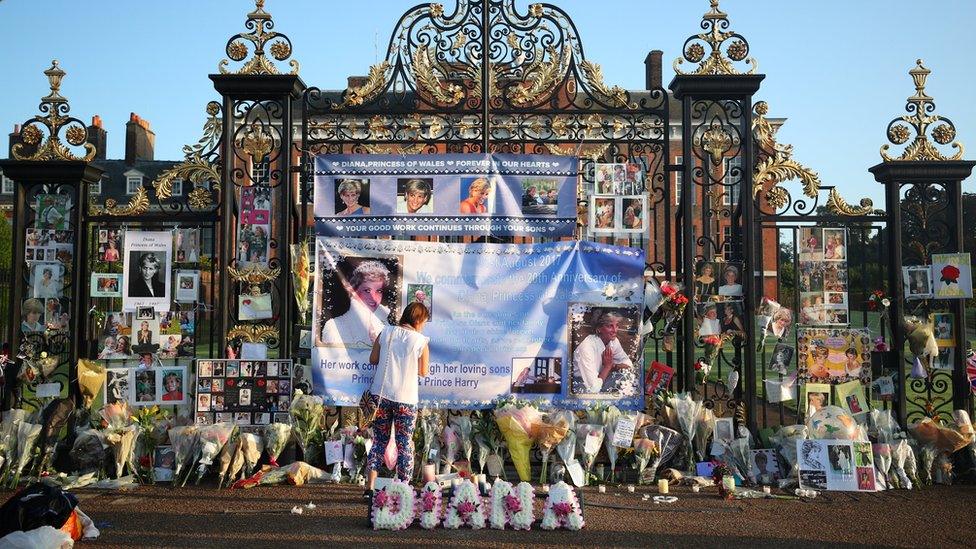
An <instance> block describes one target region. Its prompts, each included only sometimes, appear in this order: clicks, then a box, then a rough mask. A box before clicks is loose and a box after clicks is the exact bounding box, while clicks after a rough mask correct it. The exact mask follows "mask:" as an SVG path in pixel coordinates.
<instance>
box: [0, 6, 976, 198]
mask: <svg viewBox="0 0 976 549" xmlns="http://www.w3.org/2000/svg"><path fill="white" fill-rule="evenodd" d="M551 1H552V3H555V4H557V5H559V6H560V7H561V8H563V9H564V10H565V11H566V12H568V13H569V15H570V16H571V17H572V18H573V19H574V21H575V23H576V26H577V28H578V29H579V32H580V35H581V36H582V38H583V45H584V49H585V53H586V56H587V58H588V59H590V60H592V61H595V62H597V63H600V64H601V65H602V66H603V69H604V75H605V79H606V81H607V83H609V84H617V85H621V86H623V87H626V88H629V89H641V88H643V85H644V66H643V61H644V57H645V56H646V54H647V52H648V51H649V50H651V49H661V50H663V51H664V65H665V67H664V71H665V72H664V82H665V84H667V82H669V81H670V79H671V77H672V76H673V72H672V70H671V61H672V60H673V59H674V58H675V57H677V56H678V55H679V54H680V48H681V45H682V44H683V43H684V40H685V39H686V38H687V37H688V36H689V35H691V34H693V33H696V32H698V24H699V21H700V20H701V16H702V14H703V13H704V12H705V11H707V8H708V1H707V0H670V1H664V0H600V1H593V0H551ZM453 2H454V0H442V3H444V4H445V5H446V6H447V11H448V12H450V11H451V6H452V5H453ZM417 3H418V2H417V1H416V0H360V1H359V2H352V3H350V2H339V1H334V0H328V1H326V0H318V1H312V0H268V2H267V4H266V9H267V11H269V12H271V14H272V15H273V16H274V19H275V21H276V22H277V30H278V31H280V32H284V33H285V34H287V35H288V36H289V37H290V38H291V39H292V42H293V44H294V46H295V55H294V58H296V59H298V60H299V61H300V62H301V73H300V74H301V76H302V78H303V80H304V81H305V82H306V84H308V85H310V86H318V87H321V88H344V87H345V82H346V76H348V75H350V74H365V73H366V70H367V69H368V67H369V65H370V64H372V63H374V62H375V61H376V60H377V58H378V57H382V56H383V55H384V53H385V47H386V44H387V42H388V41H389V36H390V32H391V31H392V28H393V25H394V24H395V23H396V21H397V19H398V18H399V17H400V15H401V14H402V13H403V12H404V11H405V10H407V9H408V8H410V7H411V6H413V5H415V4H417ZM529 3H530V2H529V1H527V0H516V5H517V6H520V8H521V10H522V11H524V10H525V9H526V6H528V4H529ZM253 6H254V4H253V2H250V1H246V0H195V1H193V2H165V1H136V0H91V1H87V2H78V1H68V0H45V1H35V0H2V1H0V36H3V37H4V38H5V41H6V43H7V47H6V48H5V54H4V55H2V56H0V74H3V75H4V79H3V81H4V85H3V91H4V93H3V98H4V100H3V101H2V103H0V129H3V130H4V131H3V134H4V135H6V134H7V133H9V132H10V131H11V129H12V128H13V125H14V124H15V123H19V122H22V121H24V120H26V119H27V118H29V117H31V116H33V115H34V114H35V113H36V112H37V104H38V102H39V101H38V100H39V98H40V97H41V96H42V95H45V94H46V93H47V91H48V90H47V85H46V79H45V78H44V76H43V75H42V74H41V73H42V71H43V70H44V69H46V68H48V66H50V61H51V59H54V58H57V59H59V60H60V61H61V66H62V67H63V68H64V69H65V70H66V71H67V72H68V76H67V77H66V78H65V81H64V84H63V86H62V93H63V95H65V96H66V97H68V99H69V100H70V101H71V107H72V111H71V112H72V114H73V115H75V116H77V117H79V118H81V119H83V120H85V121H86V122H87V121H88V120H89V119H90V117H91V115H93V114H98V115H101V117H102V119H103V123H104V125H105V127H106V129H107V130H108V131H109V150H108V154H109V157H110V158H120V157H121V156H122V155H123V148H124V128H125V122H126V121H127V120H128V116H129V112H136V113H138V114H139V115H140V116H142V117H143V118H145V119H148V120H149V121H150V122H151V123H152V127H153V130H154V131H155V132H156V157H157V158H159V159H179V158H180V157H181V153H180V149H181V147H182V145H183V144H186V143H193V142H196V140H197V139H198V138H199V137H200V128H201V125H202V123H203V121H204V119H205V115H204V112H203V109H204V106H205V105H206V103H207V101H209V100H211V99H216V98H217V96H216V92H215V91H214V89H213V87H212V84H211V82H210V80H209V79H208V78H207V75H208V74H210V73H213V72H216V69H217V62H218V61H219V60H220V59H223V58H224V57H225V54H224V45H225V43H226V40H227V39H228V38H229V37H230V36H231V35H233V34H235V33H237V32H240V31H242V30H243V23H244V19H245V14H246V13H247V12H248V11H250V10H251V9H253ZM722 9H723V10H724V11H726V12H728V13H729V16H730V19H731V22H732V29H733V30H736V31H738V32H739V33H741V34H743V35H744V36H745V37H746V38H747V39H748V40H749V42H750V46H751V53H752V55H753V56H754V57H756V58H757V59H758V61H759V72H761V73H764V74H766V80H765V81H764V82H763V86H762V89H761V90H760V92H759V94H758V95H757V96H756V98H757V99H763V100H766V101H767V102H769V105H770V115H771V116H782V117H787V118H788V119H789V121H788V122H787V124H786V126H784V128H783V129H782V131H781V132H780V141H781V142H785V143H791V144H793V145H794V147H795V158H796V159H797V160H799V161H800V162H802V163H804V164H806V165H808V166H810V167H812V168H814V169H815V170H817V171H818V172H819V173H820V174H821V177H822V179H823V180H824V182H825V183H826V184H830V185H837V186H838V187H840V188H841V189H842V190H843V192H844V195H845V196H846V197H847V198H848V199H851V200H855V199H857V198H859V197H861V196H871V197H873V198H875V202H876V204H879V205H880V203H881V201H880V198H881V196H882V191H881V188H880V185H879V184H877V183H875V182H874V181H873V178H872V177H871V175H870V174H869V173H868V172H867V168H868V167H869V166H872V165H874V164H876V163H877V162H878V161H880V156H879V155H878V149H879V147H880V146H881V144H882V143H884V142H885V139H884V131H885V128H886V126H887V124H888V122H889V121H890V120H891V119H892V118H894V117H895V116H900V115H901V114H903V113H904V105H905V99H906V98H907V97H908V96H909V95H911V94H912V93H913V92H914V89H913V87H912V85H911V80H910V78H909V77H908V73H907V71H908V70H909V69H910V68H912V67H913V66H914V63H915V59H916V58H923V59H924V60H925V62H926V65H927V66H928V67H929V68H930V69H932V71H933V74H932V75H931V76H930V77H929V81H928V87H927V91H928V93H929V95H932V96H933V97H935V99H936V106H937V109H938V110H937V112H938V113H939V114H942V115H944V116H947V117H949V118H950V119H952V120H953V122H955V124H956V127H957V130H958V139H959V140H960V141H961V142H963V144H966V145H969V146H970V150H971V151H972V152H971V153H970V154H968V155H967V157H970V158H976V108H974V105H973V99H974V97H973V92H972V90H974V89H976V71H973V69H972V61H971V46H969V45H968V44H969V43H970V41H971V39H972V21H973V20H976V1H973V0H929V1H928V2H918V1H917V0H886V1H885V0H818V1H808V2H800V1H795V0H724V1H723V2H722ZM52 17H54V18H55V19H54V21H52ZM51 29H61V32H52V31H51ZM964 189H965V190H968V191H972V190H973V189H972V183H968V184H967V185H965V186H964Z"/></svg>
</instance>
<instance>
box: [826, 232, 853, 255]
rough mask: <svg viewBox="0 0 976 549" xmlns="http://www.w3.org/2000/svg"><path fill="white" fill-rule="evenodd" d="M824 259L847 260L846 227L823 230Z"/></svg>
mask: <svg viewBox="0 0 976 549" xmlns="http://www.w3.org/2000/svg"><path fill="white" fill-rule="evenodd" d="M823 258H824V261H847V229H828V228H825V229H824V230H823Z"/></svg>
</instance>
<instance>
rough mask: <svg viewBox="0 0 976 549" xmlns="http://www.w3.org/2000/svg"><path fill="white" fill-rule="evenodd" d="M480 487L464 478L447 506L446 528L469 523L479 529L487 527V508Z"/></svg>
mask: <svg viewBox="0 0 976 549" xmlns="http://www.w3.org/2000/svg"><path fill="white" fill-rule="evenodd" d="M484 507H485V506H484V504H483V502H482V501H481V494H479V493H478V487H477V486H475V485H474V483H473V482H471V481H470V480H467V479H465V480H462V481H461V483H460V484H459V485H458V486H457V487H456V488H455V489H454V497H452V498H451V503H450V504H448V506H447V513H446V515H445V516H444V528H450V529H452V530H454V529H457V528H460V527H461V526H464V525H468V526H470V527H471V528H473V529H475V530H478V529H480V528H484V527H485V508H484Z"/></svg>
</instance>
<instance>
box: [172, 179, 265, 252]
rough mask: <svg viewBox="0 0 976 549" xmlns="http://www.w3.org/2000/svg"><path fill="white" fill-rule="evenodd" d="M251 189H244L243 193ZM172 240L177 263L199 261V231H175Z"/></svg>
mask: <svg viewBox="0 0 976 549" xmlns="http://www.w3.org/2000/svg"><path fill="white" fill-rule="evenodd" d="M252 188H253V187H246V188H245V189H244V191H245V192H246V191H247V190H249V189H252ZM242 215H243V214H242ZM265 223H267V221H265ZM173 238H174V239H175V242H174V243H173V244H174V248H175V249H176V262H177V263H197V262H199V261H200V229H176V232H175V233H174V235H173Z"/></svg>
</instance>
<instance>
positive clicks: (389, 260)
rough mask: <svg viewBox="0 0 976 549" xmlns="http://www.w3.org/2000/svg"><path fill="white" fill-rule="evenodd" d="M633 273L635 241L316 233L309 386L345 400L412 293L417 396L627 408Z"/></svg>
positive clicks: (478, 403) (635, 349)
mask: <svg viewBox="0 0 976 549" xmlns="http://www.w3.org/2000/svg"><path fill="white" fill-rule="evenodd" d="M643 272H644V254H643V251H642V250H639V249H634V248H626V247H620V246H608V245H601V244H594V243H591V242H575V241H574V242H556V243H547V244H534V245H516V244H441V243H428V242H410V241H389V240H358V239H336V238H325V237H320V238H319V239H318V240H317V243H316V276H315V281H316V286H315V299H314V305H313V307H314V309H313V328H312V332H313V333H312V336H313V340H314V342H313V349H312V380H313V383H312V385H313V388H314V390H315V392H316V393H317V394H321V395H322V396H323V397H325V399H326V401H327V402H328V403H330V404H335V405H339V406H355V405H357V404H358V402H359V398H360V396H361V395H362V393H363V391H364V390H366V389H367V388H370V387H371V386H372V383H373V377H374V373H375V371H376V369H375V367H374V366H373V365H372V364H370V363H369V355H370V350H371V348H372V345H373V342H374V341H375V340H376V338H377V337H378V336H379V334H380V333H381V332H382V331H383V330H384V329H385V328H387V327H389V326H390V325H391V324H393V323H395V322H397V321H398V319H399V315H400V314H401V312H402V311H403V309H404V307H405V306H406V305H407V304H408V303H411V302H414V301H419V302H422V303H424V304H425V305H427V307H428V308H429V309H430V310H431V320H430V322H429V323H428V324H427V325H426V326H425V328H424V335H425V336H428V337H430V373H429V375H428V376H427V377H424V378H421V379H420V381H419V382H420V395H419V396H420V402H421V405H424V406H439V407H450V408H462V409H475V408H484V407H487V406H490V404H491V401H492V400H493V399H496V398H498V397H499V396H503V395H508V394H510V393H515V394H518V395H519V396H520V397H522V398H527V399H536V398H539V399H542V400H545V401H549V402H552V403H553V404H557V405H559V406H564V407H571V408H582V407H585V406H587V405H588V404H589V403H592V402H594V401H603V402H607V403H611V402H612V403H614V404H616V405H617V406H619V407H621V408H627V409H636V408H639V407H640V406H642V405H643V404H642V398H643V396H642V395H643V392H642V391H641V390H640V389H641V385H642V382H643V380H642V377H643V376H642V374H643V364H642V357H641V354H640V348H641V347H640V334H639V328H640V321H641V316H640V315H641V310H642V305H643V292H642V289H643V278H642V275H643ZM607 349H609V350H610V352H611V353H612V354H613V367H612V368H610V369H606V368H603V359H602V357H603V354H604V352H605V351H606V350H607Z"/></svg>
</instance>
